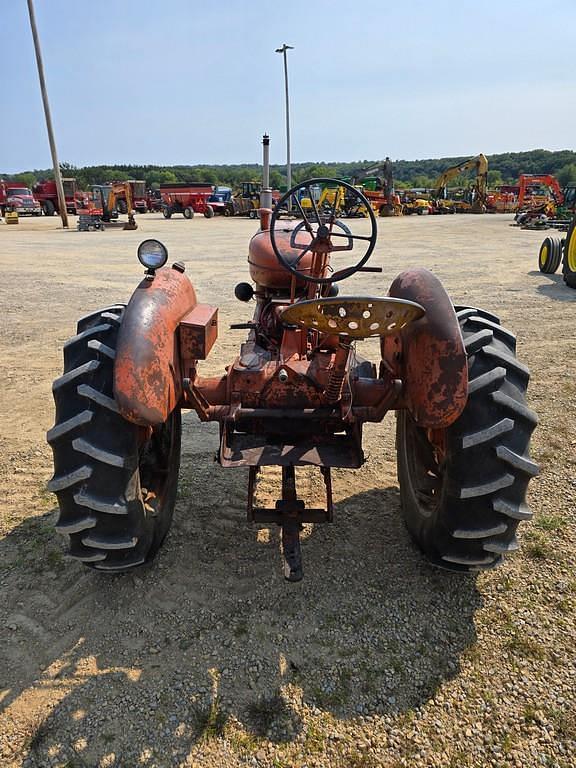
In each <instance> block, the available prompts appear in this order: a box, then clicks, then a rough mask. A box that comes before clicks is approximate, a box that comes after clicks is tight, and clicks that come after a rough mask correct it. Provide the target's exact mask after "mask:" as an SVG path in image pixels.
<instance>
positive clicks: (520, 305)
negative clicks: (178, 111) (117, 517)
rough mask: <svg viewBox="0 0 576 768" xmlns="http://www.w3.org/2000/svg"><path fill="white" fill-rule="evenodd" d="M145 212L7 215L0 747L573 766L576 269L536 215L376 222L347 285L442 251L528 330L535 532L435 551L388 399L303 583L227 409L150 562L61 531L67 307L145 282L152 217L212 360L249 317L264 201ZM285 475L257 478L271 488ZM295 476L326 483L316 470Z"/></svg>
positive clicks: (227, 357) (522, 334) (110, 758)
mask: <svg viewBox="0 0 576 768" xmlns="http://www.w3.org/2000/svg"><path fill="white" fill-rule="evenodd" d="M138 221H139V223H140V229H139V231H137V232H123V231H118V230H114V231H112V230H107V231H106V232H104V233H100V232H94V233H79V232H76V231H72V230H71V231H69V232H63V231H61V230H59V229H58V221H57V219H49V218H48V219H44V218H43V219H39V220H21V222H20V224H19V225H18V226H14V227H8V226H4V225H0V263H1V265H2V272H3V275H2V277H3V279H2V281H1V283H0V303H1V306H2V313H1V314H0V365H1V367H2V370H3V371H4V385H3V391H2V399H1V405H0V448H1V450H0V494H1V498H2V503H1V506H0V765H1V766H2V767H3V768H9V767H11V766H20V765H24V766H61V767H62V768H64V766H67V768H80V767H85V766H89V767H90V768H92V766H102V767H104V766H107V767H111V766H122V767H126V768H132V766H145V767H146V768H152V767H153V766H159V767H160V766H180V765H182V766H207V767H209V768H213V767H215V766H226V767H228V766H230V767H231V768H234V767H235V766H271V767H274V768H288V766H293V767H294V768H304V766H308V768H312V767H313V766H316V767H318V768H319V767H321V766H322V767H324V766H326V767H328V766H329V767H330V768H332V767H334V768H376V767H377V766H382V767H383V768H398V767H399V766H406V767H407V768H424V767H426V768H428V767H429V766H438V768H464V767H466V766H470V767H472V766H474V767H476V766H478V767H481V768H484V767H485V766H494V767H498V768H507V767H509V768H512V767H514V768H530V767H531V766H550V767H551V768H552V767H555V768H570V767H572V766H576V662H575V657H574V645H575V638H576V622H575V613H576V568H575V566H576V555H575V551H574V541H575V530H576V528H575V522H576V473H575V466H576V427H575V423H576V379H575V377H574V366H575V362H574V361H575V342H574V334H573V333H572V331H571V330H570V328H571V327H572V326H573V319H574V310H575V308H576V304H575V302H576V291H572V290H570V289H569V288H566V287H565V286H564V284H563V283H562V281H561V278H560V277H559V276H558V275H552V276H546V275H542V274H540V273H539V272H538V271H537V253H538V246H539V244H540V241H541V238H542V235H541V234H539V233H535V232H527V231H522V230H519V229H517V228H514V227H511V226H510V224H511V221H512V219H511V217H509V216H499V217H496V216H479V217H474V216H449V217H432V218H427V217H410V218H404V219H380V220H379V230H380V235H379V243H378V246H377V249H376V251H375V254H374V256H373V259H372V263H373V264H375V265H382V266H383V267H384V273H383V274H382V275H376V276H374V275H364V276H355V277H354V278H352V279H351V280H350V281H349V284H348V285H347V288H346V292H349V293H351V294H353V293H355V292H357V293H372V294H375V295H378V294H380V295H382V294H384V293H385V292H386V290H387V286H388V284H389V283H390V281H391V280H392V279H393V277H394V276H395V275H396V274H397V273H398V272H399V271H400V270H401V269H403V268H404V267H405V266H407V265H410V266H416V265H419V266H425V267H428V268H430V269H432V270H433V271H434V272H435V273H436V274H437V275H438V276H439V277H440V278H441V279H442V280H443V281H444V282H445V285H446V287H447V289H448V290H449V292H450V294H451V296H452V297H453V299H454V301H455V302H457V303H459V304H470V305H472V306H479V307H484V308H486V309H488V310H490V311H492V312H496V313H497V314H499V315H500V316H501V318H502V321H503V323H504V324H505V325H506V326H507V327H509V328H510V329H511V330H513V331H515V332H516V333H517V334H518V347H519V357H520V359H521V360H522V361H523V362H525V363H527V364H528V365H529V366H530V368H531V370H532V381H531V385H530V388H529V392H528V395H529V402H530V405H531V407H532V408H534V409H535V410H536V412H537V413H538V415H539V418H540V425H539V427H538V428H537V430H536V432H535V435H534V440H533V450H532V455H533V458H534V459H535V460H536V461H538V462H539V463H540V465H541V475H540V476H539V477H538V478H536V479H535V480H534V481H533V482H532V483H531V492H530V502H531V505H532V508H533V511H534V519H533V520H532V522H530V523H528V524H523V525H521V527H520V536H519V538H520V542H521V550H520V552H518V553H517V554H516V555H514V556H513V557H510V558H509V559H508V560H507V562H506V563H505V564H504V565H503V566H501V567H499V568H497V569H495V570H493V571H489V572H486V573H483V574H481V575H479V576H465V577H462V576H458V575H455V574H450V573H446V572H441V571H437V570H433V569H432V568H430V567H429V566H428V565H427V563H426V562H425V561H424V559H423V557H422V556H421V554H420V553H419V552H418V551H417V550H416V549H415V547H414V546H413V544H412V543H411V541H410V540H409V537H408V535H407V533H406V531H405V529H404V527H403V524H402V521H401V517H400V510H399V494H398V487H397V481H396V461H395V453H394V436H393V425H394V416H393V414H392V415H389V416H388V417H386V419H385V420H384V422H383V423H382V424H379V425H372V426H369V427H368V428H367V429H366V434H365V444H364V445H365V450H366V453H367V454H368V457H369V460H368V462H367V463H366V465H365V466H364V467H363V468H362V469H361V470H358V471H346V470H340V471H338V470H337V471H336V472H335V478H334V495H335V502H336V506H335V522H334V523H333V524H332V525H331V526H328V525H325V526H318V527H315V528H313V529H312V527H310V529H309V530H307V531H306V538H305V540H304V543H303V554H304V565H305V569H306V572H305V578H304V581H303V582H301V583H299V584H289V583H287V582H285V581H284V580H283V579H282V575H281V566H280V553H279V541H278V533H277V530H276V529H275V528H270V529H267V528H263V527H262V528H257V527H251V526H249V525H247V524H246V523H245V511H244V509H245V501H246V485H247V473H246V472H245V471H243V470H236V471H233V470H224V469H222V468H220V467H219V466H218V465H217V464H215V463H214V461H213V456H214V451H215V450H216V447H217V430H215V428H214V426H215V425H208V426H206V425H201V424H199V422H198V420H197V419H196V417H195V416H194V415H192V414H187V415H185V417H184V436H183V463H182V469H181V475H180V493H179V499H178V502H177V508H176V516H175V523H174V526H173V529H172V532H171V534H170V536H169V537H168V539H167V541H166V543H165V546H164V548H163V549H162V551H161V553H160V555H159V557H158V559H157V561H156V562H155V563H154V564H153V565H152V566H149V567H147V568H146V569H142V570H139V571H138V572H135V573H133V574H130V575H126V576H115V577H106V576H105V575H103V574H99V573H96V572H92V571H88V570H87V569H84V568H82V567H81V566H80V565H79V564H78V563H75V562H71V561H69V560H67V559H66V558H65V556H64V547H63V543H62V542H61V540H60V537H59V536H58V535H57V534H56V533H55V532H54V531H53V524H54V522H55V519H56V510H55V508H54V497H52V496H51V495H50V494H48V493H47V492H46V491H45V484H46V481H47V480H48V478H49V477H50V475H51V452H50V450H49V449H48V447H47V445H46V443H45V432H46V430H47V429H48V428H49V427H50V426H52V423H53V407H52V397H51V392H50V385H51V381H52V380H53V379H54V378H55V377H56V376H58V375H59V374H60V371H61V348H62V345H63V343H64V341H65V340H66V339H67V338H68V337H69V336H71V335H72V334H73V333H74V331H75V322H76V320H77V319H78V318H79V317H80V316H81V315H83V314H86V313H87V312H89V311H90V310H94V309H97V308H99V307H101V306H105V305H107V304H113V303H115V302H117V301H125V300H127V298H128V297H129V295H130V293H131V291H132V289H133V287H134V286H135V285H136V282H137V281H138V279H139V276H140V274H141V268H140V265H139V264H138V263H137V260H136V256H135V253H136V247H137V244H138V243H139V242H140V240H142V239H144V238H145V237H158V238H160V239H161V240H163V241H164V242H165V243H166V245H167V246H168V249H169V251H170V256H171V258H172V260H180V261H184V262H186V264H187V273H188V274H189V275H190V276H191V278H192V280H193V281H194V283H195V285H196V289H197V292H198V295H199V299H200V301H204V302H208V303H213V304H217V305H219V306H220V339H219V341H218V343H217V346H216V347H215V349H214V351H213V353H212V355H211V357H210V359H209V360H208V361H207V363H206V364H205V365H204V366H203V368H202V372H205V373H216V372H219V371H221V370H222V369H223V367H224V365H226V364H227V363H229V362H231V360H232V358H233V356H234V354H235V350H236V349H237V348H238V345H239V343H240V342H241V341H242V339H243V337H244V334H245V332H242V331H228V330H227V328H228V325H229V323H230V322H240V321H242V320H247V319H249V311H250V309H249V307H246V306H245V305H242V304H240V303H239V302H237V301H236V300H235V299H234V296H233V286H234V284H235V283H236V282H238V281H239V280H242V279H245V276H247V270H246V264H245V260H246V254H247V244H248V239H249V237H250V235H251V233H252V232H253V231H254V222H251V221H248V220H241V219H232V220H229V219H220V218H216V219H212V220H205V219H204V218H201V217H198V216H197V217H195V218H194V219H193V220H192V221H185V220H184V219H183V218H181V217H175V218H174V219H172V220H171V221H165V220H164V219H162V217H161V216H159V215H149V216H140V217H139V219H138ZM355 226H358V227H359V228H362V227H363V226H365V223H364V222H355ZM360 351H361V353H362V354H363V355H365V356H368V357H369V356H373V357H374V356H375V353H376V345H375V344H374V343H373V342H372V343H367V344H365V345H363V346H362V347H361V350H360ZM276 479H277V478H276V477H275V475H274V472H272V471H270V472H268V473H267V474H266V477H265V479H264V482H263V483H262V484H261V486H260V491H259V492H260V493H261V494H262V495H263V496H265V497H266V496H269V497H270V498H272V496H273V495H274V493H275V481H276ZM302 485H303V487H304V488H305V489H306V492H307V494H308V495H309V497H310V498H314V497H316V496H319V494H320V491H321V484H320V482H319V479H318V478H317V477H316V475H315V473H314V472H313V471H312V470H310V471H309V472H306V473H304V476H303V481H302Z"/></svg>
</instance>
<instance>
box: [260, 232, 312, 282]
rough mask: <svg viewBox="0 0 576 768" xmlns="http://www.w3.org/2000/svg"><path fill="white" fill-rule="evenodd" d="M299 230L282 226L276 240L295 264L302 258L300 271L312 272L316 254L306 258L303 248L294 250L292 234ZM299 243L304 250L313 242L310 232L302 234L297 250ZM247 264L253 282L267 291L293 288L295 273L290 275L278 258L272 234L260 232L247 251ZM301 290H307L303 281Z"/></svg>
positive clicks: (306, 254) (310, 254) (299, 264)
mask: <svg viewBox="0 0 576 768" xmlns="http://www.w3.org/2000/svg"><path fill="white" fill-rule="evenodd" d="M296 226H297V223H294V222H289V221H286V222H282V225H281V227H280V225H279V228H278V229H277V232H276V239H277V241H279V242H280V243H281V244H282V250H283V252H285V253H287V254H289V255H290V258H292V259H293V261H294V262H296V261H297V260H298V259H299V258H300V257H302V258H301V260H300V261H299V263H298V268H299V269H300V270H301V271H306V270H308V271H309V270H310V269H311V267H312V259H313V254H312V253H311V252H310V251H308V253H305V254H304V255H302V254H303V248H300V247H294V242H293V236H292V233H293V230H294V229H295V227H296ZM300 242H302V243H303V247H304V246H305V245H307V244H308V243H309V242H311V237H310V235H308V233H307V232H303V233H300V239H299V240H298V246H299V245H300ZM248 264H249V267H250V276H251V278H252V280H254V282H255V283H256V284H257V285H259V286H263V287H265V288H290V283H291V281H292V273H291V272H288V270H286V269H285V268H284V267H283V266H282V265H281V264H280V262H279V261H278V259H277V258H276V254H275V253H274V251H273V249H272V243H271V242H270V230H268V229H266V230H261V231H259V232H257V233H256V234H255V235H254V237H253V238H252V240H251V241H250V246H249V250H248ZM297 282H298V287H300V288H302V287H303V286H304V281H303V280H298V281H297Z"/></svg>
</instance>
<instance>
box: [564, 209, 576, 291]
mask: <svg viewBox="0 0 576 768" xmlns="http://www.w3.org/2000/svg"><path fill="white" fill-rule="evenodd" d="M562 273H563V277H564V282H565V283H566V285H567V286H568V287H569V288H576V220H574V221H572V224H571V225H570V227H569V229H568V232H567V233H566V241H565V243H564V259H563V261H562Z"/></svg>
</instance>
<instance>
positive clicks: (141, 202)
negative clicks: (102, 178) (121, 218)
mask: <svg viewBox="0 0 576 768" xmlns="http://www.w3.org/2000/svg"><path fill="white" fill-rule="evenodd" d="M113 183H114V184H116V185H117V186H118V185H120V184H129V185H130V191H131V193H132V209H133V210H134V211H136V213H147V212H148V202H147V197H146V182H145V181H138V180H136V179H128V181H115V182H113ZM128 208H129V206H128V200H127V199H126V193H125V192H121V193H119V194H118V195H117V197H116V210H117V211H118V213H128Z"/></svg>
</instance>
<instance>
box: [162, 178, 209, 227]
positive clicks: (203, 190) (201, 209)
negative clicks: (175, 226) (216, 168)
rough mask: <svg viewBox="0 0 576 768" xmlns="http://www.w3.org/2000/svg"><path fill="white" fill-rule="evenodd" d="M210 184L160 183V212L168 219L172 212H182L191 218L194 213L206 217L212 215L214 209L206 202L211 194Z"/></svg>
mask: <svg viewBox="0 0 576 768" xmlns="http://www.w3.org/2000/svg"><path fill="white" fill-rule="evenodd" d="M213 192H214V187H213V186H212V184H202V183H197V182H194V181H192V182H187V183H183V184H160V194H161V195H162V213H163V214H164V218H166V219H169V218H170V217H171V216H172V214H173V213H182V214H183V215H184V218H186V219H191V218H192V216H194V214H195V213H203V214H204V216H206V218H207V219H210V218H212V216H214V209H213V208H212V206H211V205H209V203H208V198H209V197H210V196H211V195H212V194H213Z"/></svg>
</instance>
